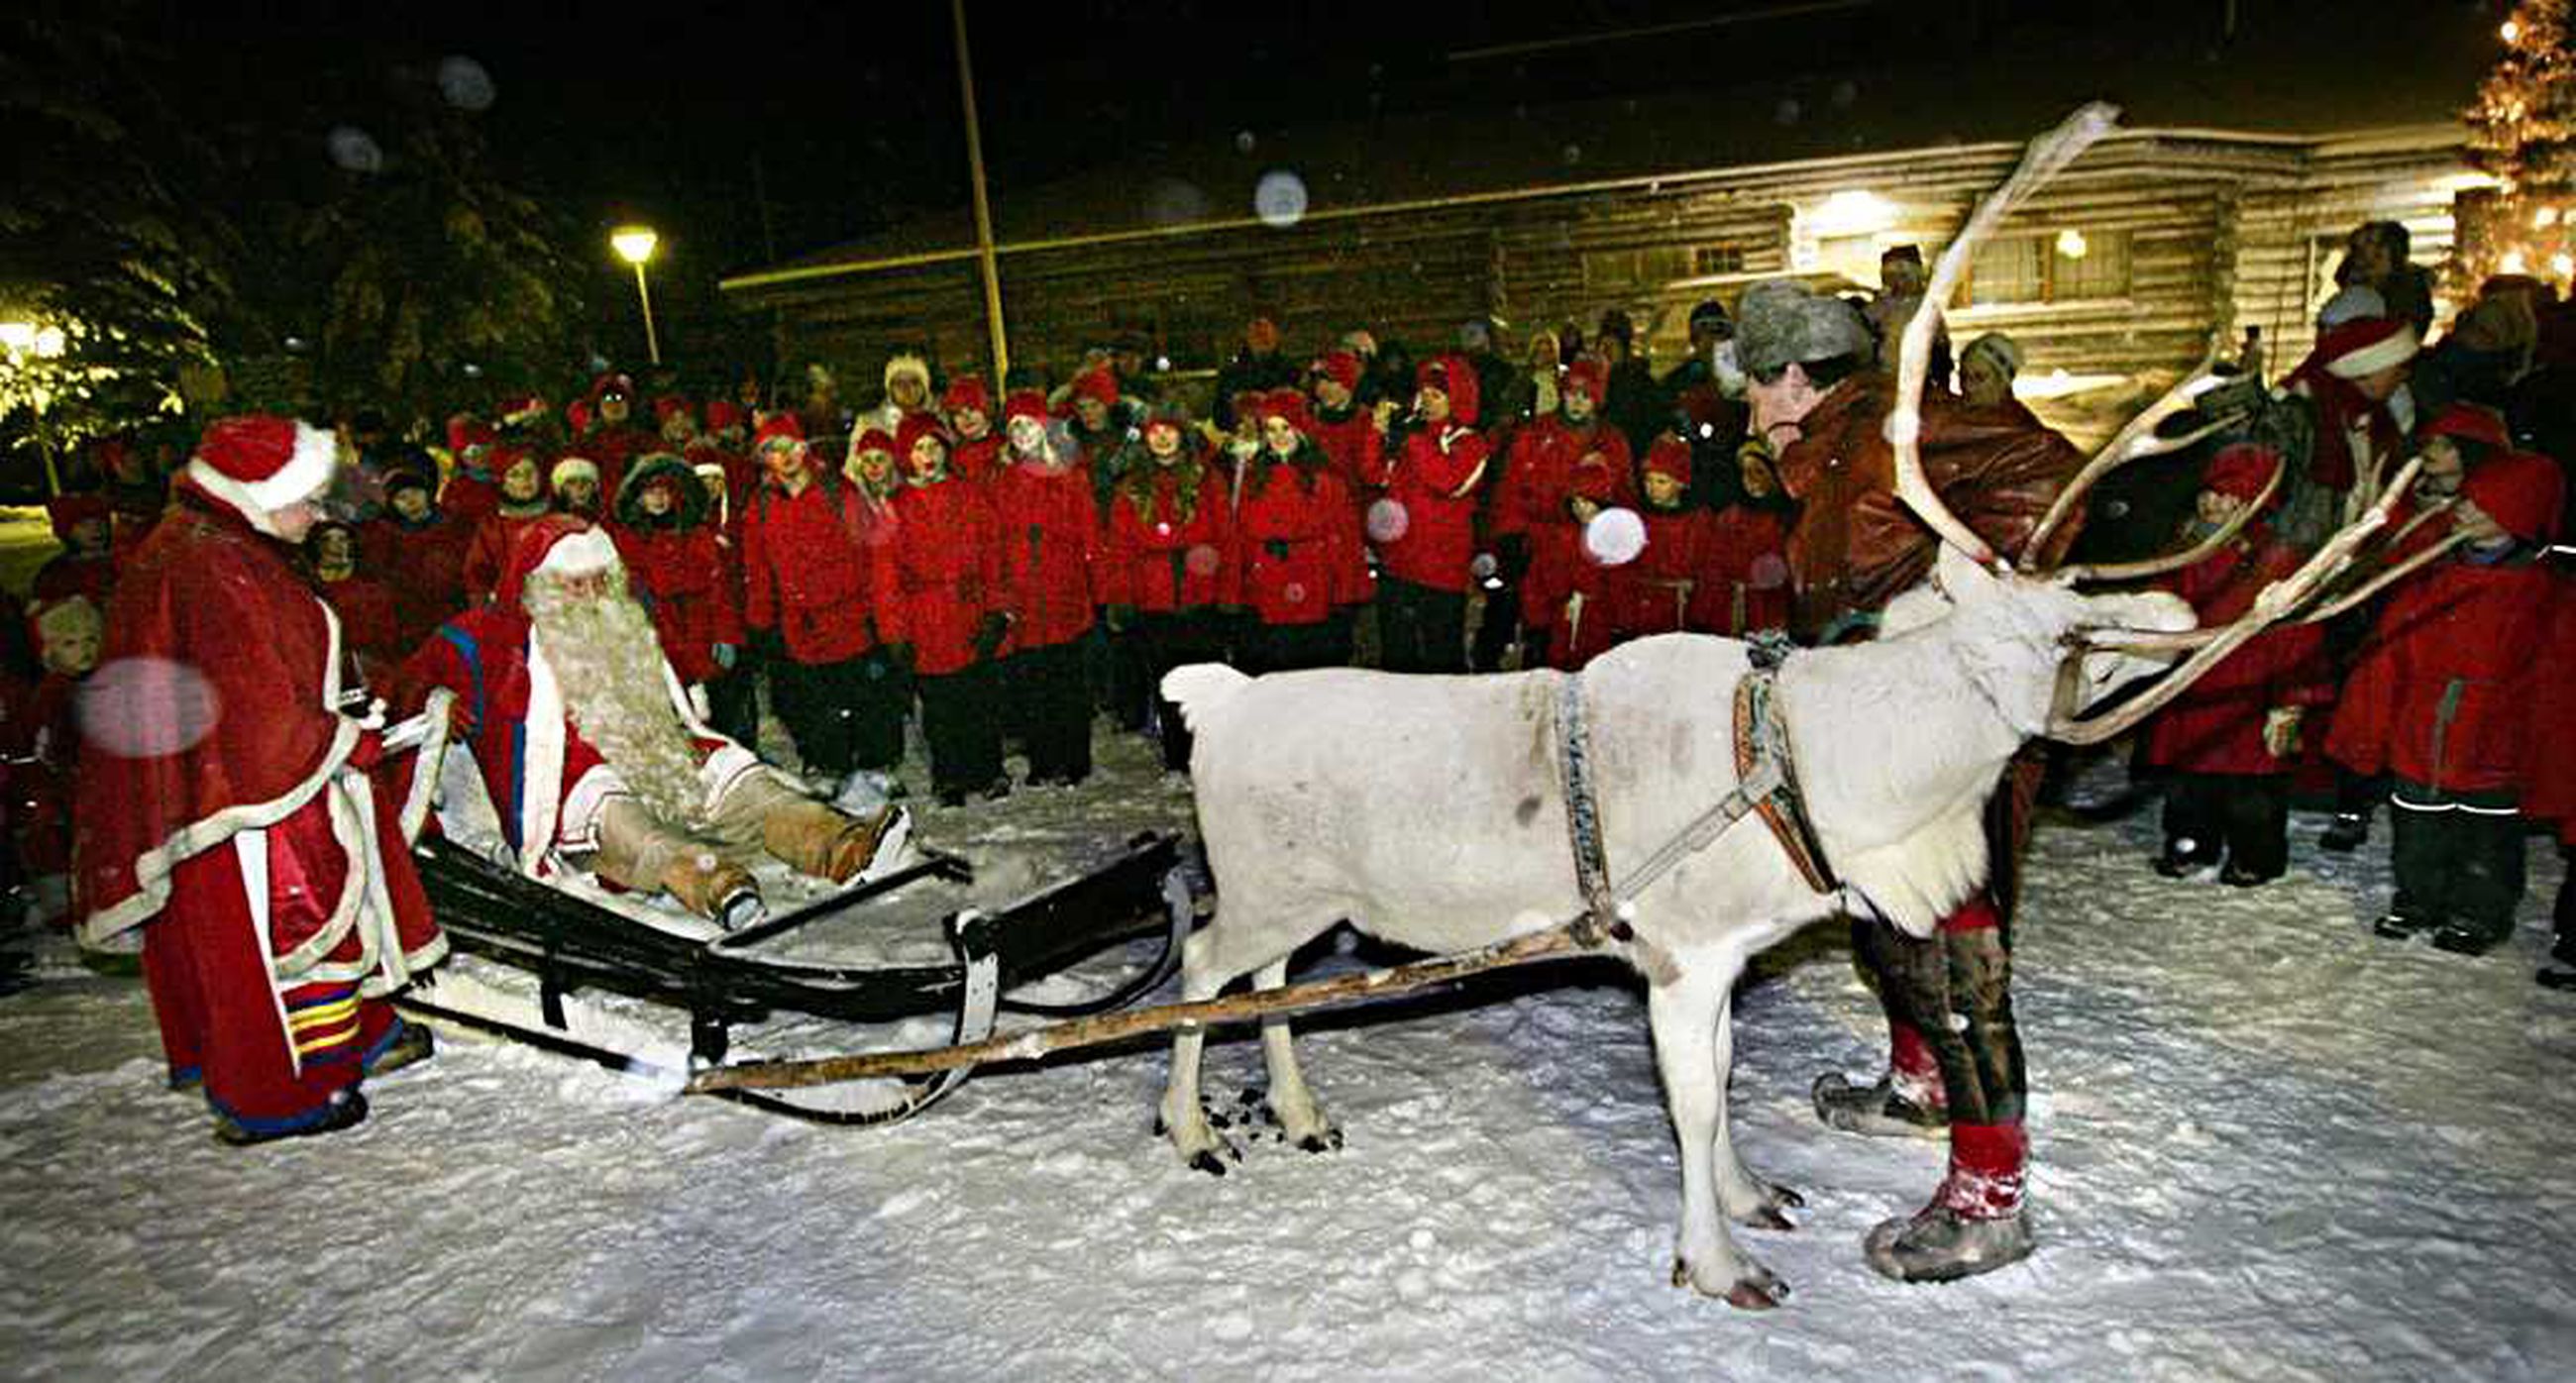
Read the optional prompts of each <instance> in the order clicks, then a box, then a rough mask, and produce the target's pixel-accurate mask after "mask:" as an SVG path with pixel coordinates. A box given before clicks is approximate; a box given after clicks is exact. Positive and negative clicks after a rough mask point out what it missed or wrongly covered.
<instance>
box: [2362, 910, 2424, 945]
mask: <svg viewBox="0 0 2576 1383" xmlns="http://www.w3.org/2000/svg"><path fill="white" fill-rule="evenodd" d="M2441 928H2442V919H2440V918H2438V917H2418V916H2415V915H2413V914H2411V913H2403V912H2391V913H2389V914H2388V915H2387V916H2385V917H2382V918H2380V919H2379V920H2378V921H2376V922H2373V923H2371V924H2370V929H2371V930H2372V931H2374V932H2377V933H2378V934H2380V935H2381V936H2384V937H2386V938H2388V939H2389V940H2391V941H2404V940H2406V939H2408V938H2410V937H2412V936H2414V935H2415V934H2416V933H2417V932H2432V931H2439V930H2441Z"/></svg>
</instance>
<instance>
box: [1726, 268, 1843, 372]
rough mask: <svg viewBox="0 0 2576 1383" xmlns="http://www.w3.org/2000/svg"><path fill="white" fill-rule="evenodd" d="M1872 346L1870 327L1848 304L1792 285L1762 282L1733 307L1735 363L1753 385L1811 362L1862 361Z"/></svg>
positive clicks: (1750, 289)
mask: <svg viewBox="0 0 2576 1383" xmlns="http://www.w3.org/2000/svg"><path fill="white" fill-rule="evenodd" d="M1873 345H1874V342H1873V341H1872V339H1871V335H1870V330H1869V324H1868V323H1867V322H1866V321H1864V320H1863V319H1862V318H1861V316H1860V314H1859V313H1857V312H1854V311H1853V310H1852V309H1851V307H1850V306H1849V305H1848V304H1846V303H1844V302H1843V301H1842V300H1841V299H1839V298H1832V297H1827V296H1825V295H1823V294H1820V293H1817V292H1814V291H1813V290H1811V289H1809V288H1807V287H1806V286H1805V285H1804V284H1801V283H1798V282H1796V281H1795V280H1792V279H1764V280H1763V281H1762V282H1760V283H1757V284H1755V285H1753V286H1752V287H1751V288H1748V289H1746V290H1745V291H1744V298H1743V300H1742V301H1741V302H1739V303H1737V304H1736V325H1735V355H1736V359H1737V360H1738V361H1740V362H1742V364H1743V366H1744V372H1745V373H1746V374H1749V375H1752V376H1753V377H1754V378H1756V379H1761V378H1763V377H1765V376H1771V375H1776V374H1778V373H1779V372H1780V371H1781V370H1783V369H1786V368H1788V367H1789V366H1791V365H1795V364H1805V363H1807V362H1809V361H1815V360H1832V359H1834V358H1836V357H1837V356H1846V355H1856V356H1862V357H1866V356H1868V355H1869V353H1870V351H1871V349H1872V348H1873Z"/></svg>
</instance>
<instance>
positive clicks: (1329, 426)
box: [1310, 405, 1386, 510]
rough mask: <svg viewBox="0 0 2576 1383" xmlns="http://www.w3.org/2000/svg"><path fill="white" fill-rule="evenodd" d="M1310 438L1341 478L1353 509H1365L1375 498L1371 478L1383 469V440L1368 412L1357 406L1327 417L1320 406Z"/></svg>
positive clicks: (1373, 480)
mask: <svg viewBox="0 0 2576 1383" xmlns="http://www.w3.org/2000/svg"><path fill="white" fill-rule="evenodd" d="M1310 435H1312V436H1313V437H1314V439H1315V445H1316V446H1319V447H1322V448H1323V449H1324V458H1325V461H1326V462H1327V464H1329V465H1330V466H1331V468H1332V472H1333V474H1334V475H1335V476H1337V477H1339V478H1340V480H1341V482H1342V489H1343V492H1344V493H1346V494H1348V495H1349V496H1350V498H1351V504H1352V506H1353V508H1354V509H1355V510H1363V509H1366V508H1367V507H1368V504H1369V501H1370V500H1373V499H1375V498H1377V493H1376V490H1377V483H1378V482H1377V481H1376V479H1375V478H1374V477H1376V476H1378V475H1380V474H1382V473H1383V472H1384V471H1385V469H1386V466H1385V462H1384V461H1383V460H1382V459H1381V453H1382V452H1383V451H1384V449H1385V446H1386V439H1385V438H1384V437H1382V436H1380V435H1379V433H1378V430H1377V419H1376V418H1375V417H1374V416H1373V415H1371V414H1370V412H1369V410H1367V409H1365V408H1360V407H1357V406H1353V407H1352V408H1351V410H1350V411H1349V412H1348V413H1346V414H1344V415H1343V416H1342V417H1340V418H1330V417H1327V416H1325V414H1324V410H1323V408H1322V407H1321V406H1320V405H1319V406H1318V407H1317V408H1316V409H1315V418H1314V427H1313V428H1312V429H1311V434H1310Z"/></svg>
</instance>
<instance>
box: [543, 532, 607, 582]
mask: <svg viewBox="0 0 2576 1383" xmlns="http://www.w3.org/2000/svg"><path fill="white" fill-rule="evenodd" d="M616 565H617V544H615V543H613V542H611V541H609V537H608V532H607V530H605V529H600V528H591V529H586V530H584V531H582V532H579V533H575V534H571V535H569V536H567V537H563V538H558V539H556V540H555V545H554V546H553V547H550V548H547V549H546V559H545V560H544V561H542V562H539V563H538V564H537V570H539V571H544V572H552V573H554V574H555V575H557V576H588V575H590V574H591V573H593V572H602V571H606V570H608V569H609V568H610V567H613V566H616Z"/></svg>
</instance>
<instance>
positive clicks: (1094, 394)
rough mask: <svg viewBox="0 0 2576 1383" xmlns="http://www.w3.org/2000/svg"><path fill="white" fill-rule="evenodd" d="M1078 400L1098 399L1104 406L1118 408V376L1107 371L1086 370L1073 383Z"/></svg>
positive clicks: (1075, 396)
mask: <svg viewBox="0 0 2576 1383" xmlns="http://www.w3.org/2000/svg"><path fill="white" fill-rule="evenodd" d="M1073 397H1074V398H1075V399H1076V400H1081V399H1098V400H1099V401H1100V402H1101V403H1102V404H1103V405H1105V406H1107V407H1110V408H1115V407H1117V406H1118V376H1116V375H1114V374H1111V373H1110V372H1108V371H1107V370H1085V371H1083V372H1082V373H1081V374H1080V375H1078V376H1076V377H1075V378H1074V381H1073Z"/></svg>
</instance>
